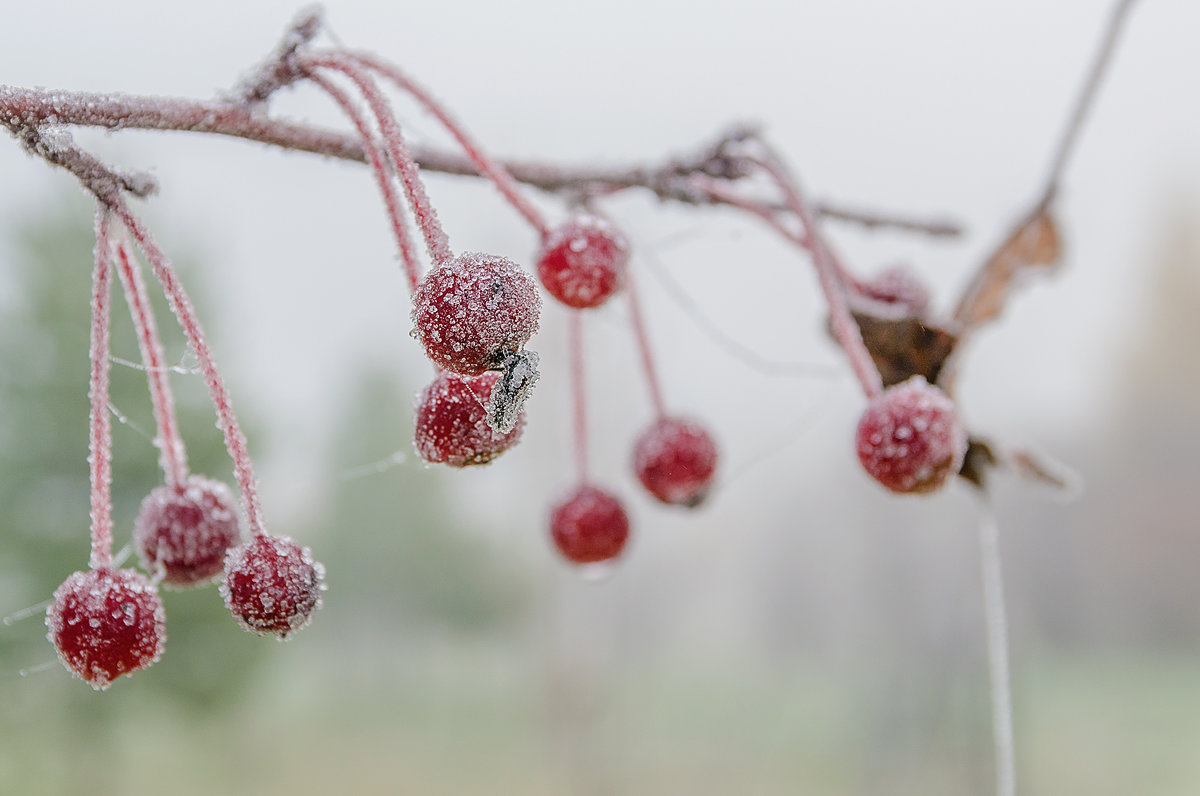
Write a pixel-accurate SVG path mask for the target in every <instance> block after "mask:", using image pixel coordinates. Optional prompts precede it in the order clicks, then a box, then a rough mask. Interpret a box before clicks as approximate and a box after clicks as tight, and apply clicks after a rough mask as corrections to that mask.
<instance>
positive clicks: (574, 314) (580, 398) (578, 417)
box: [568, 310, 588, 484]
mask: <svg viewBox="0 0 1200 796" xmlns="http://www.w3.org/2000/svg"><path fill="white" fill-rule="evenodd" d="M568 324H569V328H568V336H569V338H570V343H569V345H570V347H571V351H570V358H571V402H572V404H573V406H574V409H575V413H574V415H575V416H574V427H575V428H574V430H575V471H576V474H577V475H578V476H579V483H580V484H586V483H588V435H587V384H586V381H587V379H586V376H585V374H584V370H583V312H582V311H581V310H572V311H571V312H570V319H569V321H568Z"/></svg>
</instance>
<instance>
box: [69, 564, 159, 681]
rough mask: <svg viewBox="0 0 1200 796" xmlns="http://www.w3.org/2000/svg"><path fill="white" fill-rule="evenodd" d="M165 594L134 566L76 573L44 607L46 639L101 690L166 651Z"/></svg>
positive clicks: (70, 666)
mask: <svg viewBox="0 0 1200 796" xmlns="http://www.w3.org/2000/svg"><path fill="white" fill-rule="evenodd" d="M166 619H167V616H166V612H165V611H164V610H163V603H162V598H161V597H159V596H158V589H156V588H155V587H154V584H152V583H151V582H150V580H149V578H147V577H146V576H145V575H143V574H142V573H140V572H137V571H136V570H132V569H119V570H115V571H114V570H111V569H92V570H87V571H84V572H75V573H72V574H71V576H70V577H68V578H67V579H66V580H65V581H63V583H62V585H61V586H59V587H58V588H57V589H55V591H54V600H53V602H51V604H50V607H49V609H47V611H46V627H47V628H49V632H48V633H47V634H46V638H48V639H49V640H50V643H52V644H53V645H54V648H55V649H56V650H58V658H59V660H61V661H62V663H63V666H66V667H67V669H69V670H70V671H72V672H74V673H75V675H76V676H78V677H79V678H80V679H82V680H83V681H84V682H86V683H87V684H88V685H90V686H91V687H92V688H95V689H96V690H98V691H102V690H104V689H106V688H108V687H109V685H111V684H112V682H113V680H116V679H117V678H118V677H120V676H121V675H123V674H133V673H134V672H136V671H139V670H141V669H145V668H146V667H147V666H149V665H150V664H152V663H154V662H155V661H157V660H158V659H159V657H161V656H162V652H163V645H164V644H165V643H166V640H167V632H166V627H165V624H166Z"/></svg>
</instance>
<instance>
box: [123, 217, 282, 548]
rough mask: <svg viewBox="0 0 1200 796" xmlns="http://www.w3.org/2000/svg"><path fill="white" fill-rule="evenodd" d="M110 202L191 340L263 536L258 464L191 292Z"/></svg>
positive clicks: (145, 234) (251, 518) (252, 520)
mask: <svg viewBox="0 0 1200 796" xmlns="http://www.w3.org/2000/svg"><path fill="white" fill-rule="evenodd" d="M109 201H110V202H111V206H112V209H113V211H114V212H115V213H116V214H117V216H118V217H119V218H120V219H121V222H122V223H123V224H124V225H125V228H126V229H128V230H129V232H130V234H131V235H133V239H134V240H135V241H136V242H137V245H138V248H139V249H141V251H142V254H143V255H145V257H146V259H147V260H148V261H149V262H150V267H151V268H152V269H153V270H154V276H155V277H156V278H157V279H158V281H159V284H161V285H162V288H163V292H164V293H166V296H167V303H168V304H170V306H171V311H172V312H174V313H175V317H176V318H177V319H178V320H179V325H180V326H181V327H182V328H183V333H184V336H185V337H187V341H188V344H189V345H190V346H191V348H192V353H194V354H195V355H196V360H197V362H198V363H199V365H200V372H201V374H202V375H203V376H204V383H205V384H206V385H207V386H208V392H209V395H210V396H212V402H213V406H214V407H215V408H216V411H217V427H218V428H220V429H221V432H222V433H223V434H224V435H225V447H226V449H227V450H228V451H229V457H230V458H231V459H232V460H233V474H234V478H235V479H237V483H238V489H239V490H240V491H241V493H242V509H243V510H244V511H245V513H246V522H247V524H248V525H249V526H250V532H251V533H253V534H254V535H255V536H263V535H265V534H266V526H265V524H264V522H263V516H262V505H261V503H260V502H259V498H258V481H257V479H256V478H255V476H254V464H253V463H252V462H251V461H250V452H249V448H248V446H247V443H246V435H245V434H243V433H242V428H241V426H240V425H239V424H238V421H237V415H236V414H234V411H233V403H232V402H231V400H230V398H229V391H228V390H227V389H226V387H225V382H224V380H223V379H222V378H221V374H220V371H218V370H217V363H216V361H215V360H214V359H213V355H212V350H211V349H210V348H209V347H208V341H207V340H206V339H205V337H204V328H203V327H202V326H201V325H200V319H199V318H197V317H196V311H195V310H194V309H193V308H192V302H191V299H189V298H188V295H187V292H186V291H185V290H184V289H183V285H182V284H181V283H180V282H179V277H178V276H177V275H176V274H175V269H174V268H173V267H172V266H171V261H170V260H168V259H167V257H166V255H164V254H163V252H162V250H161V249H160V248H158V244H157V243H155V242H154V238H153V236H151V234H150V231H149V230H148V229H146V227H145V225H143V224H142V222H141V221H140V220H139V219H138V218H137V216H135V215H133V213H132V212H130V210H129V206H128V205H127V204H126V203H125V200H124V199H123V198H122V197H120V196H119V195H118V196H113V197H110V198H109Z"/></svg>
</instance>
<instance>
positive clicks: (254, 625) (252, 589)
mask: <svg viewBox="0 0 1200 796" xmlns="http://www.w3.org/2000/svg"><path fill="white" fill-rule="evenodd" d="M324 577H325V567H323V566H321V565H320V564H319V563H317V562H316V561H314V560H313V557H312V551H311V550H309V549H308V548H307V547H301V546H300V545H298V544H297V543H296V542H294V541H293V540H292V539H289V538H288V537H286V536H270V535H266V534H263V535H259V536H255V537H254V538H252V539H251V540H250V541H248V542H246V543H245V544H244V545H240V546H238V547H235V548H233V549H232V550H230V551H229V553H228V555H227V556H226V557H225V580H224V581H223V582H222V583H221V595H222V596H223V597H224V598H225V605H227V606H228V607H229V610H230V611H231V612H232V613H233V616H234V618H236V619H237V620H238V622H239V623H240V624H241V625H242V627H244V628H246V629H247V630H249V631H252V632H254V633H258V634H259V635H260V636H265V635H267V634H274V635H276V636H279V638H281V639H282V638H286V637H287V636H288V634H290V633H292V632H294V631H296V630H300V629H301V628H303V627H304V626H305V625H307V624H308V622H309V619H311V618H312V612H313V611H315V610H316V609H318V608H320V607H321V591H322V590H323V589H324V588H325V586H324V584H323V583H322V580H323V579H324Z"/></svg>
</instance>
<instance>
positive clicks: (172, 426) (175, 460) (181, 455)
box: [117, 240, 188, 489]
mask: <svg viewBox="0 0 1200 796" xmlns="http://www.w3.org/2000/svg"><path fill="white" fill-rule="evenodd" d="M117 266H118V267H117V275H118V276H119V277H120V278H121V285H122V286H123V287H124V288H125V301H126V303H128V304H129V314H130V315H131V316H132V318H133V325H134V327H135V328H136V330H137V337H138V347H139V348H140V349H141V351H142V365H143V366H144V367H145V369H146V380H147V382H149V386H150V402H151V403H152V404H153V406H154V421H155V422H156V423H157V424H158V439H157V440H156V443H157V445H158V447H159V464H160V465H161V466H162V469H163V473H164V475H165V476H166V481H167V485H168V486H170V487H172V488H175V489H179V488H181V487H182V486H183V484H184V482H185V481H186V480H187V476H188V464H187V449H186V448H185V447H184V445H183V439H182V437H181V436H180V434H179V426H178V423H177V420H176V417H175V401H174V398H173V397H172V395H171V384H170V380H169V373H168V370H167V367H166V357H165V356H164V355H163V347H162V340H161V339H160V338H159V336H158V326H157V324H156V323H155V321H154V310H153V308H152V307H151V306H150V298H149V296H148V295H147V293H146V283H145V282H144V281H143V280H142V270H141V269H140V268H138V267H137V266H136V264H135V263H134V261H133V258H132V254H131V252H130V251H129V244H128V242H126V241H124V240H121V241H120V242H119V243H118V244H117Z"/></svg>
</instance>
